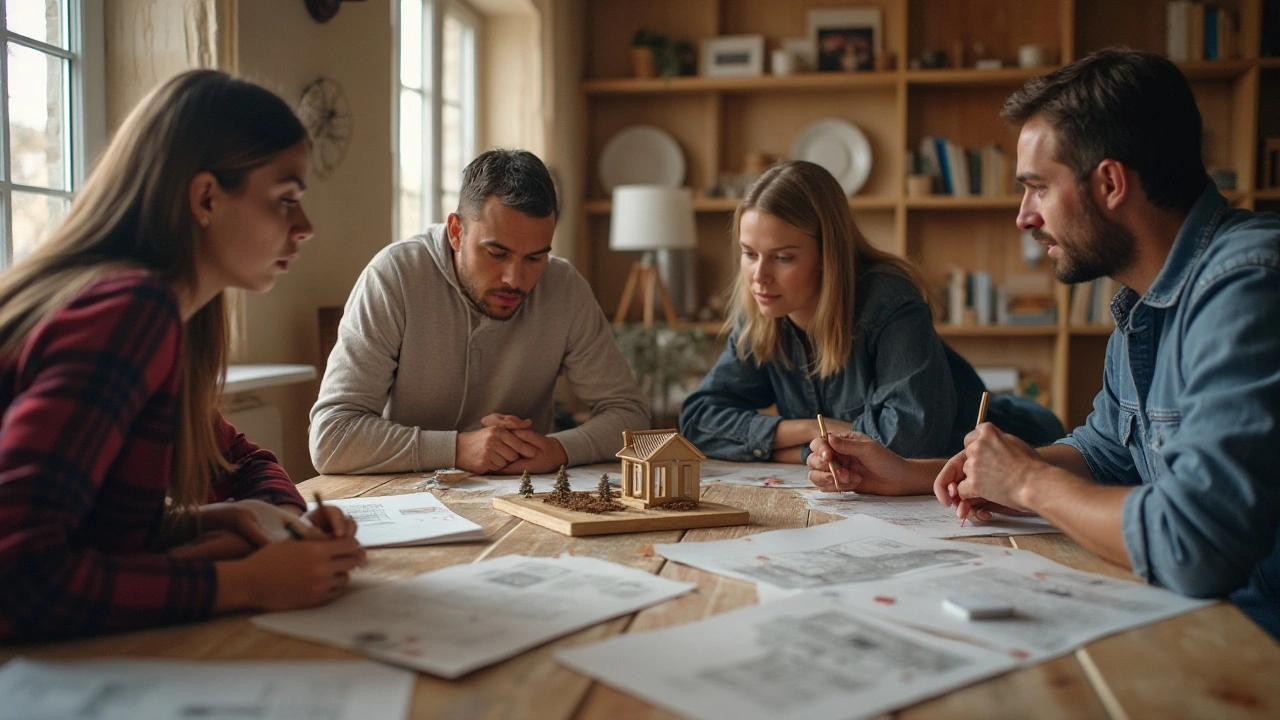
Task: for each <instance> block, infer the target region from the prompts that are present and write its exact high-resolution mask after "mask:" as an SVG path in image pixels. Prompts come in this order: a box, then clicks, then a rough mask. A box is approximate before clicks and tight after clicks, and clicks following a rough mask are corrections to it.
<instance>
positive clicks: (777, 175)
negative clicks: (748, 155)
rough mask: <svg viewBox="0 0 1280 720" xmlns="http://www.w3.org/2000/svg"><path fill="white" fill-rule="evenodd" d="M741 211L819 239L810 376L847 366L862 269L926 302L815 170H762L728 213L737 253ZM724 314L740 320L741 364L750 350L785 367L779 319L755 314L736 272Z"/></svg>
mask: <svg viewBox="0 0 1280 720" xmlns="http://www.w3.org/2000/svg"><path fill="white" fill-rule="evenodd" d="M748 210H758V211H760V212H764V213H768V214H770V215H773V216H774V217H776V218H778V219H779V220H782V221H783V222H786V223H787V224H789V225H792V226H794V227H795V228H796V229H798V230H799V231H800V232H802V233H804V234H805V235H808V236H809V237H811V238H813V239H814V240H817V241H818V261H819V262H820V263H821V267H822V275H821V280H820V282H821V283H822V286H821V288H820V292H819V293H818V310H817V312H816V313H814V316H813V320H812V321H810V323H809V327H808V329H807V333H808V335H809V340H810V342H811V343H812V344H813V351H814V358H815V359H816V362H815V363H814V373H815V374H817V375H818V376H819V377H823V378H826V377H829V376H831V375H834V374H836V373H838V372H840V371H841V370H843V369H844V367H845V365H846V364H847V363H848V361H849V353H851V352H853V340H854V330H855V328H854V319H855V317H856V315H857V313H856V308H855V307H854V295H855V290H856V285H857V279H858V277H859V276H860V274H861V273H862V272H864V271H865V270H866V269H867V268H868V267H870V266H872V265H876V264H881V263H883V264H885V265H889V266H891V267H893V268H895V269H896V270H897V271H898V272H900V273H901V274H902V275H903V277H905V278H907V279H908V280H910V281H911V282H912V284H914V285H915V286H916V288H917V289H921V293H920V294H921V296H922V297H925V298H927V297H928V295H927V294H926V293H925V292H924V291H923V289H922V288H923V287H924V285H923V283H922V282H921V281H920V278H919V273H918V272H917V271H916V269H915V267H914V266H913V265H912V264H911V263H909V262H907V261H906V260H903V259H902V258H900V257H898V256H896V255H892V254H890V253H887V252H884V251H883V250H878V249H876V248H875V247H874V246H872V245H871V243H870V242H868V241H867V239H866V237H865V236H863V234H862V231H861V230H859V229H858V225H857V223H855V222H854V221H853V213H852V212H851V211H850V210H849V200H848V198H847V197H846V196H845V194H844V191H843V190H842V189H841V187H840V184H839V183H837V182H836V179H835V178H834V177H832V176H831V173H829V172H827V170H826V169H825V168H823V167H822V166H820V165H816V164H814V163H811V162H805V161H803V160H794V161H791V162H786V163H782V164H779V165H775V166H773V167H771V168H769V169H768V170H766V171H765V172H764V174H763V175H761V176H760V179H758V180H756V182H755V183H754V184H753V185H752V186H751V189H749V190H747V194H746V195H745V196H744V197H743V199H742V203H741V204H739V205H738V209H737V211H736V212H734V214H733V233H732V236H733V251H734V253H735V254H737V253H739V252H740V248H739V247H738V238H739V232H740V230H741V225H742V214H743V213H745V212H746V211H748ZM728 316H729V322H730V323H741V328H742V329H741V331H740V332H739V334H738V345H737V350H738V357H739V358H740V359H742V360H744V361H745V360H746V357H747V355H748V353H750V354H752V355H754V356H755V358H756V362H757V363H766V362H779V363H781V364H782V365H783V367H790V366H791V363H790V361H789V360H788V359H787V356H786V355H785V354H784V353H783V352H782V335H781V333H780V332H779V323H781V322H783V319H782V318H778V319H772V318H768V317H765V316H764V315H763V314H762V313H761V312H760V308H759V307H758V306H757V305H756V302H755V299H754V298H753V297H752V296H751V288H750V287H749V286H748V283H747V282H745V281H744V280H743V279H742V273H741V272H739V273H738V275H737V277H736V279H735V280H734V283H733V290H732V291H731V294H730V297H729V313H728Z"/></svg>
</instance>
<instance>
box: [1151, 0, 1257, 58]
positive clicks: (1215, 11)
mask: <svg viewBox="0 0 1280 720" xmlns="http://www.w3.org/2000/svg"><path fill="white" fill-rule="evenodd" d="M1239 35H1240V33H1239V28H1238V25H1237V24H1236V20H1235V17H1234V16H1233V15H1232V14H1231V13H1230V12H1229V11H1228V10H1227V9H1225V8H1222V7H1219V6H1217V5H1212V4H1206V3H1203V2H1192V1H1191V0H1172V1H1171V2H1170V3H1169V4H1168V5H1167V6H1166V8H1165V55H1166V56H1167V57H1168V58H1169V59H1170V60H1172V61H1174V62H1195V61H1199V60H1231V59H1233V58H1235V57H1236V56H1237V55H1239V44H1240V37H1239Z"/></svg>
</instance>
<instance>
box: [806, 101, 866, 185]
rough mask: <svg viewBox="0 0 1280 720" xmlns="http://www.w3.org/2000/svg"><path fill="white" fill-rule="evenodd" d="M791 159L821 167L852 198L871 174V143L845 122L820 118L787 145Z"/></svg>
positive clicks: (850, 124)
mask: <svg viewBox="0 0 1280 720" xmlns="http://www.w3.org/2000/svg"><path fill="white" fill-rule="evenodd" d="M791 159H792V160H808V161H809V162H811V163H816V164H818V165H821V166H822V167H824V168H826V169H827V171H828V172H830V173H831V174H832V175H834V176H835V178H836V181H837V182H839V183H840V187H842V188H844V192H845V194H846V195H853V194H854V193H856V192H858V191H859V190H861V189H862V186H863V184H865V183H866V182H867V176H869V175H870V174H871V143H869V142H867V136H866V135H863V134H862V131H861V130H859V129H858V126H856V125H854V124H853V123H851V122H849V121H848V120H841V119H840V118H823V119H822V120H815V121H814V122H812V123H809V124H808V125H806V126H805V128H804V129H803V130H801V131H800V134H799V135H796V139H795V140H793V141H792V142H791Z"/></svg>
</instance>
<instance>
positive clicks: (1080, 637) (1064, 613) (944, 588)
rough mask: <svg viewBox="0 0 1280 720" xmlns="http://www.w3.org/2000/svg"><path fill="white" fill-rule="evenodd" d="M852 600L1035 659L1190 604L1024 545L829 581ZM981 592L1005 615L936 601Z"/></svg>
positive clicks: (1198, 604)
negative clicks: (924, 569)
mask: <svg viewBox="0 0 1280 720" xmlns="http://www.w3.org/2000/svg"><path fill="white" fill-rule="evenodd" d="M826 592H828V593H831V594H833V595H835V596H837V597H839V598H840V599H841V601H842V602H843V604H844V605H845V606H847V607H850V608H857V609H861V610H866V611H871V612H875V613H877V614H879V615H882V616H883V617H885V618H887V619H892V620H894V621H897V622H902V623H911V624H913V625H916V626H918V627H922V628H926V629H929V630H934V631H937V632H942V633H947V634H951V635H961V636H965V637H968V638H969V639H971V640H972V641H973V642H978V643H982V644H984V645H986V646H987V647H990V648H992V649H999V650H1002V651H1005V652H1008V653H1009V654H1010V655H1012V656H1013V657H1017V658H1021V659H1025V660H1029V661H1039V660H1044V659H1047V658H1050V657H1053V656H1056V655H1061V654H1063V653H1067V652H1070V651H1071V650H1073V649H1075V648H1076V647H1079V646H1080V645H1083V644H1084V643H1086V642H1089V641H1090V640H1094V639H1096V638H1099V637H1102V636H1104V635H1109V634H1111V633H1115V632H1119V631H1121V630H1128V629H1131V628H1134V627H1138V626H1141V625H1147V624H1150V623H1153V622H1156V621H1157V620H1163V619H1165V618H1168V617H1172V616H1174V615H1180V614H1182V613H1186V612H1190V611H1192V610H1196V609H1199V608H1202V607H1205V606H1206V605H1209V604H1210V602H1211V601H1204V600H1193V599H1191V598H1185V597H1182V596H1180V595H1177V594H1175V593H1172V592H1169V591H1168V590H1162V589H1159V588H1155V587H1151V586H1149V585H1142V584H1140V583H1136V582H1132V581H1129V580H1120V579H1117V578H1112V577H1107V576H1105V575H1098V574H1096V573H1087V572H1081V571H1079V570H1073V569H1071V568H1068V567H1065V566H1063V565H1059V564H1058V563H1055V562H1053V561H1052V560H1049V559H1047V558H1044V557H1041V556H1039V555H1036V554H1035V553H1031V552H1027V551H1025V550H1015V551H1013V553H1012V554H1011V555H1010V556H1008V557H1004V558H1001V559H999V560H997V561H995V562H993V563H989V564H984V565H981V566H973V565H968V566H964V567H959V568H952V569H949V570H946V571H944V572H942V573H939V574H934V575H931V576H929V577H913V578H898V579H893V580H885V581H880V582H870V583H864V584H861V585H845V586H838V587H834V588H828V589H827V591H826ZM960 594H969V595H981V596H983V597H990V598H994V599H999V600H1004V601H1007V602H1010V603H1012V604H1013V607H1014V615H1013V617H1011V618H1002V619H993V620H970V621H965V620H960V619H958V618H956V617H955V616H954V615H951V614H948V613H946V612H944V611H943V609H942V600H943V598H945V597H947V596H948V595H960Z"/></svg>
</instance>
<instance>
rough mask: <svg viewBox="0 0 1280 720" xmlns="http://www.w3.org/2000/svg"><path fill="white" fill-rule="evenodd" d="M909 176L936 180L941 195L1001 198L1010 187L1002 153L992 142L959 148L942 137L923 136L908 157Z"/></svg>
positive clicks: (1006, 193) (1007, 165) (1007, 192)
mask: <svg viewBox="0 0 1280 720" xmlns="http://www.w3.org/2000/svg"><path fill="white" fill-rule="evenodd" d="M908 159H909V162H908V164H907V169H908V173H909V174H915V175H931V176H933V177H936V178H938V187H939V189H940V190H941V192H942V194H944V195H952V196H955V197H958V198H962V197H1003V196H1005V195H1008V194H1009V192H1010V188H1011V187H1012V181H1013V172H1012V168H1011V167H1010V165H1009V159H1008V157H1007V156H1006V155H1005V154H1004V150H1003V149H1002V148H1001V147H1000V146H999V145H997V144H995V143H988V144H986V145H981V146H978V147H972V148H965V147H962V146H960V145H958V144H956V143H954V142H952V141H950V140H948V139H947V138H946V137H944V136H942V135H931V136H926V137H924V138H923V139H922V140H921V141H920V149H919V151H918V152H917V153H916V154H910V153H909V154H908Z"/></svg>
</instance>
